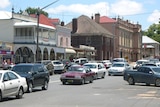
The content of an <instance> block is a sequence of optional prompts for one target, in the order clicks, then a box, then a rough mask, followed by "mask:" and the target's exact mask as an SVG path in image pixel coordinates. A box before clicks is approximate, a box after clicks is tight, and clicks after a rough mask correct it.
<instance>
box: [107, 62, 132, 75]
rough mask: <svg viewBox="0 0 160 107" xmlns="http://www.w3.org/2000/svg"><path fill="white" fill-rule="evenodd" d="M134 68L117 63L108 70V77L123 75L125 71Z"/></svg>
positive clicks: (123, 63) (124, 63) (126, 64)
mask: <svg viewBox="0 0 160 107" xmlns="http://www.w3.org/2000/svg"><path fill="white" fill-rule="evenodd" d="M131 68H132V67H131V66H130V65H129V64H128V63H126V62H115V63H113V64H112V66H111V67H110V68H109V69H108V76H111V75H123V73H124V71H125V70H128V69H131Z"/></svg>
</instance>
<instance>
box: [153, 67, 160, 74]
mask: <svg viewBox="0 0 160 107" xmlns="http://www.w3.org/2000/svg"><path fill="white" fill-rule="evenodd" d="M152 69H153V71H154V72H157V73H160V68H159V67H155V68H152Z"/></svg>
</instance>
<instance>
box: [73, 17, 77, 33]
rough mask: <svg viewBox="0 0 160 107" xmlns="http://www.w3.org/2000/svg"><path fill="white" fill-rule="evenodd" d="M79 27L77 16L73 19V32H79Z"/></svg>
mask: <svg viewBox="0 0 160 107" xmlns="http://www.w3.org/2000/svg"><path fill="white" fill-rule="evenodd" d="M77 27H78V23H77V18H74V19H72V33H76V32H77Z"/></svg>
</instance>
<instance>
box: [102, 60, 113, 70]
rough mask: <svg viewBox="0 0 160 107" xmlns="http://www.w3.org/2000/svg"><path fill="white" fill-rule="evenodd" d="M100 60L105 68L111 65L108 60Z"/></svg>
mask: <svg viewBox="0 0 160 107" xmlns="http://www.w3.org/2000/svg"><path fill="white" fill-rule="evenodd" d="M101 62H102V63H103V64H104V66H105V67H106V69H108V68H110V67H111V66H112V63H111V61H110V60H103V61H101Z"/></svg>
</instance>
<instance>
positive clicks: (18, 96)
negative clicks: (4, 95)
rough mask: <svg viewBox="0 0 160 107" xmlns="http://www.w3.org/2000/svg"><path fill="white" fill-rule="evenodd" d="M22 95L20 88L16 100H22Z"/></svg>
mask: <svg viewBox="0 0 160 107" xmlns="http://www.w3.org/2000/svg"><path fill="white" fill-rule="evenodd" d="M23 94H24V92H23V88H22V87H21V88H20V89H19V91H18V95H17V96H16V98H18V99H20V98H22V97H23Z"/></svg>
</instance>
